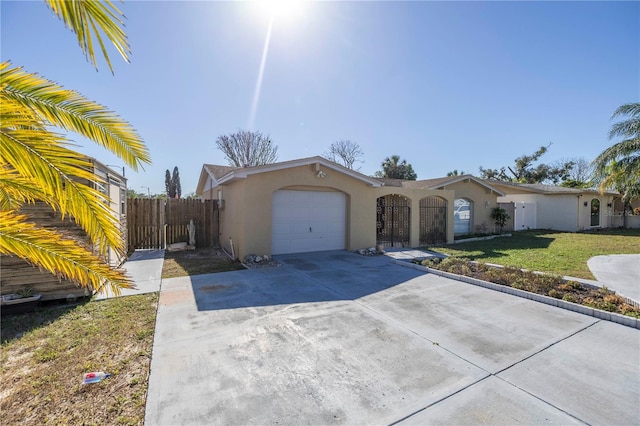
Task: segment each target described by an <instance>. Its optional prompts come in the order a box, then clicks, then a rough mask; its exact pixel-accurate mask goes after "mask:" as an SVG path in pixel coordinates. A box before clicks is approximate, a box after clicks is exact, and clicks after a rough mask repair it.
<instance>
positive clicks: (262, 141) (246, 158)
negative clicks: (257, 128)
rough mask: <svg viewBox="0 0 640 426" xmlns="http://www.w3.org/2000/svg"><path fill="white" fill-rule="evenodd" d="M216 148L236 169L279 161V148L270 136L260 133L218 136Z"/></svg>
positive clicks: (240, 132)
mask: <svg viewBox="0 0 640 426" xmlns="http://www.w3.org/2000/svg"><path fill="white" fill-rule="evenodd" d="M216 146H217V147H218V149H219V150H220V151H222V153H223V154H224V155H225V157H226V158H227V161H228V162H229V165H230V166H234V167H254V166H262V165H264V164H271V163H274V162H276V160H277V159H278V146H277V145H274V144H273V143H272V142H271V139H269V136H268V135H267V136H264V135H263V134H262V133H260V132H248V131H244V130H240V131H238V132H237V133H232V134H230V135H222V136H218V139H217V140H216Z"/></svg>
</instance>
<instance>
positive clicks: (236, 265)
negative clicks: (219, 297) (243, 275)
mask: <svg viewBox="0 0 640 426" xmlns="http://www.w3.org/2000/svg"><path fill="white" fill-rule="evenodd" d="M238 269H245V268H244V266H242V263H240V262H239V261H237V260H231V259H230V258H229V257H228V256H227V255H226V254H224V252H223V251H222V250H220V249H215V248H199V249H195V250H185V251H177V252H171V253H170V252H166V253H165V256H164V264H163V265H162V278H174V277H183V276H186V275H199V274H211V273H214V272H226V271H236V270H238Z"/></svg>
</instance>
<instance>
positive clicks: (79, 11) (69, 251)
mask: <svg viewBox="0 0 640 426" xmlns="http://www.w3.org/2000/svg"><path fill="white" fill-rule="evenodd" d="M47 4H48V6H49V7H50V8H51V10H52V11H53V13H54V14H55V15H57V16H58V17H59V18H60V19H61V20H62V21H63V22H64V23H65V24H66V26H67V27H69V28H70V29H71V30H72V31H73V32H74V33H75V34H76V35H77V38H78V43H79V44H80V46H81V48H82V50H83V52H84V53H85V55H86V56H87V58H88V59H89V61H90V62H91V63H92V64H93V65H94V66H96V58H95V55H94V51H93V46H94V41H95V40H94V39H97V41H98V44H99V45H100V47H101V50H102V53H103V55H104V58H105V59H106V61H107V64H108V66H109V68H110V69H111V71H112V72H113V68H112V67H111V63H110V61H109V57H108V55H107V53H106V50H105V48H104V45H103V43H104V42H103V41H102V39H101V34H103V35H105V36H106V37H107V38H108V39H109V40H110V41H111V42H112V43H113V44H114V45H115V47H116V49H117V50H118V51H119V52H120V54H121V55H122V56H123V57H124V58H125V59H127V56H128V53H129V46H128V43H127V40H126V34H125V33H124V31H123V30H122V28H121V25H122V18H123V15H122V13H121V12H120V10H118V8H117V7H116V6H114V5H113V3H104V2H99V1H82V2H75V3H73V7H69V5H70V3H68V2H65V1H54V0H48V1H47ZM27 23H28V22H25V24H27ZM96 67H97V66H96ZM0 104H1V105H2V109H1V110H0V254H2V255H10V256H17V257H20V258H22V259H24V260H26V261H28V262H30V263H31V264H33V265H37V266H38V267H40V268H42V269H45V270H48V271H50V272H52V273H54V274H56V275H61V276H64V277H66V278H68V279H70V280H72V281H74V282H76V283H78V284H80V285H82V286H91V287H93V288H94V289H96V290H102V289H103V288H105V287H109V288H110V289H111V290H112V291H113V292H114V293H119V290H120V288H122V287H129V286H130V285H131V281H130V280H129V279H128V278H127V277H126V276H125V275H124V273H123V272H122V271H118V270H114V269H112V268H111V267H110V266H109V265H108V264H107V263H106V262H105V261H104V258H103V257H100V256H97V255H95V254H94V253H93V252H92V251H91V250H90V249H88V248H85V247H83V246H81V245H79V244H78V243H77V242H76V241H74V240H70V239H67V238H65V237H64V236H63V235H61V234H60V233H58V232H56V231H55V230H51V229H47V228H44V227H41V226H39V225H38V224H36V223H33V222H31V221H30V219H29V218H28V217H27V216H26V215H24V214H22V213H21V212H20V208H21V207H22V206H23V205H24V204H26V203H31V202H33V201H36V200H40V201H43V202H45V203H47V204H48V205H49V206H50V207H52V208H53V209H54V210H55V211H57V212H60V213H61V214H62V215H63V216H67V215H68V216H69V217H71V218H73V220H75V221H76V223H78V224H79V225H80V226H81V227H82V228H83V229H84V230H85V231H86V233H87V235H88V236H89V238H90V239H91V242H92V244H93V247H94V248H95V249H96V250H97V251H98V252H99V253H101V254H105V253H106V252H107V249H108V248H109V247H111V248H113V249H114V250H116V251H117V252H118V253H120V254H123V255H124V254H125V253H126V247H125V245H124V240H123V238H122V234H121V232H120V223H119V222H118V220H117V219H116V217H115V216H114V215H113V214H112V212H111V211H110V210H109V209H108V208H107V207H105V204H104V195H103V194H102V193H100V192H99V191H98V190H96V189H94V188H92V187H91V186H88V185H84V184H81V183H79V182H78V181H79V179H87V180H89V181H93V182H98V183H103V182H102V180H101V179H100V178H98V177H97V176H96V175H94V174H93V173H92V172H91V171H90V170H93V168H92V166H91V163H90V162H89V161H88V159H87V157H86V156H84V155H82V154H80V153H78V152H75V151H72V150H71V149H69V146H72V144H71V142H70V141H69V140H68V139H67V137H66V136H65V135H64V133H66V132H75V133H78V134H80V135H82V136H83V137H86V138H88V139H89V140H92V141H94V142H95V143H97V144H98V145H101V146H102V147H104V148H106V149H108V150H109V151H111V152H112V153H114V154H115V155H116V156H118V157H119V158H120V159H121V160H122V161H123V162H124V163H125V164H126V165H128V166H129V167H131V168H132V169H133V170H138V167H139V165H141V164H142V163H151V158H150V156H149V152H148V150H147V147H146V146H145V144H144V142H143V141H142V139H141V138H140V136H138V134H137V133H136V132H135V130H134V129H133V127H132V126H131V125H130V124H129V123H127V122H126V121H124V120H122V119H120V118H119V117H118V115H117V114H115V113H114V112H112V111H110V110H109V109H108V108H105V107H104V106H102V105H99V104H97V103H95V102H93V101H91V100H89V99H87V98H85V97H83V96H82V95H80V94H78V93H77V92H74V91H71V90H66V89H64V88H62V87H61V86H59V85H57V84H56V83H54V82H52V81H49V80H46V79H44V78H42V77H40V76H38V75H37V74H31V73H27V72H25V71H23V70H22V69H21V68H19V67H12V65H11V64H10V63H9V62H2V64H1V65H0ZM54 128H58V129H61V130H62V132H60V131H55V130H54Z"/></svg>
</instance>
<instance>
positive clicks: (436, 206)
mask: <svg viewBox="0 0 640 426" xmlns="http://www.w3.org/2000/svg"><path fill="white" fill-rule="evenodd" d="M446 242H447V201H446V200H443V199H442V198H440V197H425V198H423V199H421V200H420V245H421V246H424V245H429V244H442V243H446Z"/></svg>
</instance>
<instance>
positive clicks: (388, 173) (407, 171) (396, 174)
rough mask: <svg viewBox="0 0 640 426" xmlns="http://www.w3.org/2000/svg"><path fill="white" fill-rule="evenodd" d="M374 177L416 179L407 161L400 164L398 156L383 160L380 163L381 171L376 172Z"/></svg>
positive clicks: (416, 176)
mask: <svg viewBox="0 0 640 426" xmlns="http://www.w3.org/2000/svg"><path fill="white" fill-rule="evenodd" d="M375 175H376V176H377V177H384V178H392V179H404V180H416V179H417V178H418V175H417V174H416V172H414V171H413V167H412V166H411V164H408V163H407V160H402V162H400V156H399V155H392V156H391V157H387V158H385V159H384V161H383V162H382V170H381V171H380V170H379V171H377V172H376V174H375Z"/></svg>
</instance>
